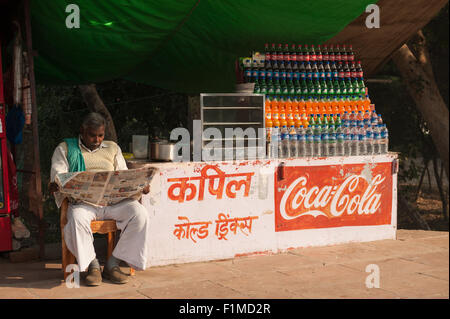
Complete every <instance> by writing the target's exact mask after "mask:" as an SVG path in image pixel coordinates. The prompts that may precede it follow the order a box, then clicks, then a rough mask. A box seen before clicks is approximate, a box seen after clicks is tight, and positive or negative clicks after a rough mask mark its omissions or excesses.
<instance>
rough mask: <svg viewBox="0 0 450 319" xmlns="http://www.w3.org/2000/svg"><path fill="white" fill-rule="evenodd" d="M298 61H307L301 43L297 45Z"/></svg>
mask: <svg viewBox="0 0 450 319" xmlns="http://www.w3.org/2000/svg"><path fill="white" fill-rule="evenodd" d="M297 61H300V62H304V61H305V58H304V56H303V50H302V45H301V44H299V45H297Z"/></svg>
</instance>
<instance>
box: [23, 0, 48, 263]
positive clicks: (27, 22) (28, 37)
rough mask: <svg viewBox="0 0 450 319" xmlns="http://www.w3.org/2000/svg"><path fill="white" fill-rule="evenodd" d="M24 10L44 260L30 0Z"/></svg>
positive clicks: (25, 3)
mask: <svg viewBox="0 0 450 319" xmlns="http://www.w3.org/2000/svg"><path fill="white" fill-rule="evenodd" d="M24 10H25V30H26V46H27V52H28V54H27V57H28V63H29V67H30V88H31V107H32V109H31V110H32V116H31V125H32V126H33V127H32V134H33V153H34V156H33V158H34V163H33V171H34V172H35V183H36V187H35V191H36V197H35V198H36V205H37V210H38V217H39V258H41V259H42V258H44V256H45V246H44V212H43V205H42V184H41V165H40V156H39V131H38V112H37V104H36V82H35V79H34V52H33V44H32V38H31V16H30V0H25V1H24Z"/></svg>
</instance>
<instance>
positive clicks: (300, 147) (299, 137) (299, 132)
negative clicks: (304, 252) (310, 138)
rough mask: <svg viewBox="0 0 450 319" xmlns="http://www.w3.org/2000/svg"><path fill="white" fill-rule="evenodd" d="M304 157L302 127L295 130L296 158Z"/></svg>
mask: <svg viewBox="0 0 450 319" xmlns="http://www.w3.org/2000/svg"><path fill="white" fill-rule="evenodd" d="M305 156H306V130H305V128H304V127H303V125H300V127H299V128H298V129H297V157H305Z"/></svg>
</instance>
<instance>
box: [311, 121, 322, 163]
mask: <svg viewBox="0 0 450 319" xmlns="http://www.w3.org/2000/svg"><path fill="white" fill-rule="evenodd" d="M313 132H314V144H313V156H317V157H318V156H321V137H322V136H321V134H322V132H321V127H320V125H314V130H313Z"/></svg>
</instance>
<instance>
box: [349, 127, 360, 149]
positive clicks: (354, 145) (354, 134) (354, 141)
mask: <svg viewBox="0 0 450 319" xmlns="http://www.w3.org/2000/svg"><path fill="white" fill-rule="evenodd" d="M350 133H351V142H350V156H357V155H358V151H359V148H358V135H359V130H358V126H357V125H356V120H355V121H351V123H350Z"/></svg>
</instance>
